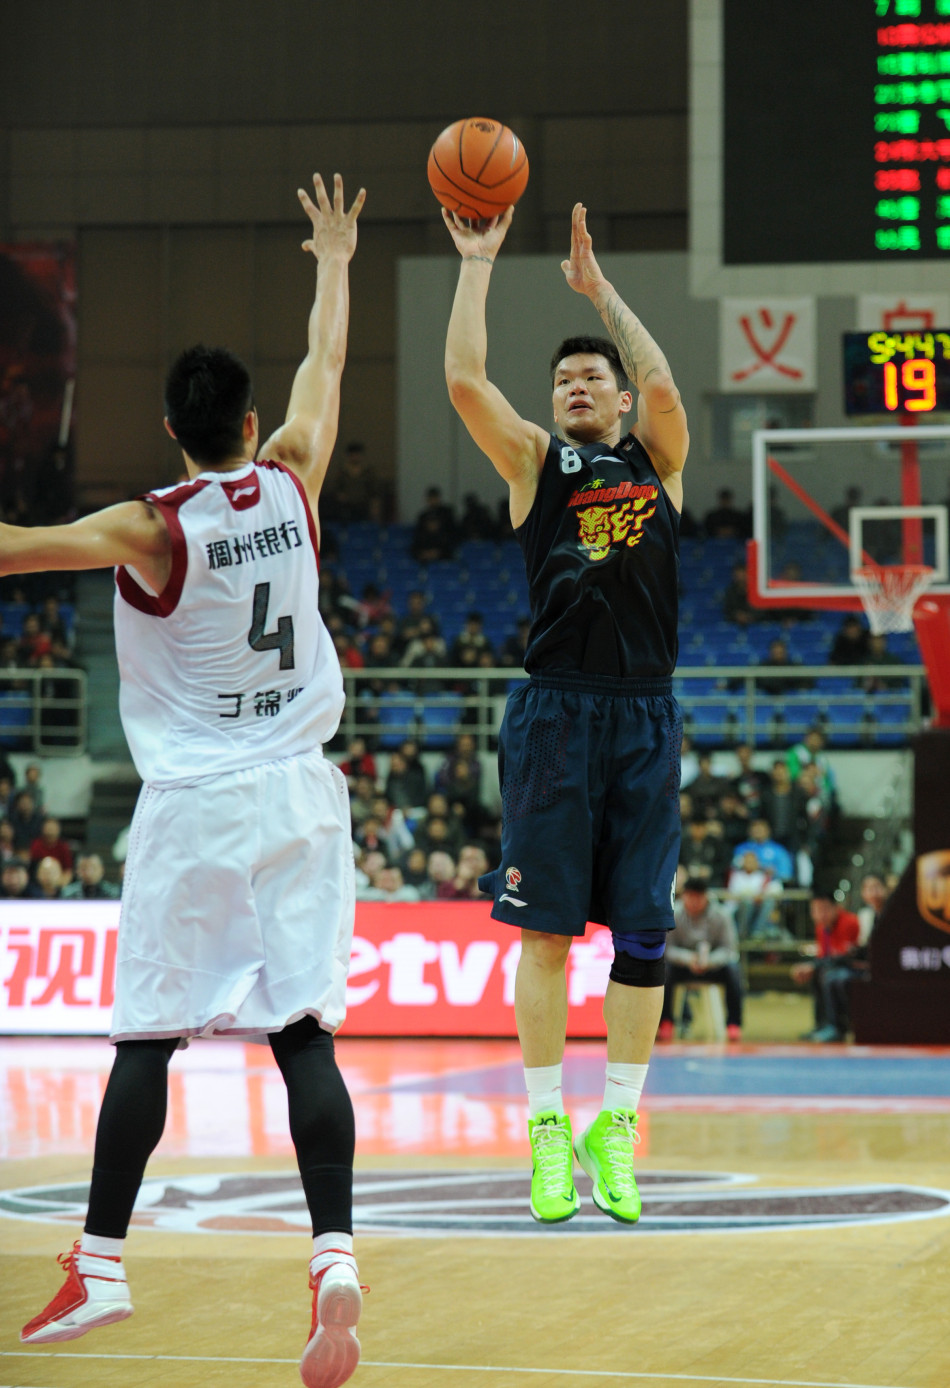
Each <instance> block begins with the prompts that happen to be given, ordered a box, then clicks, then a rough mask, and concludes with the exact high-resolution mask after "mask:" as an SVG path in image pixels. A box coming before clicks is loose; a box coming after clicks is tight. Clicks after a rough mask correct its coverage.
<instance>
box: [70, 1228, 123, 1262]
mask: <svg viewBox="0 0 950 1388" xmlns="http://www.w3.org/2000/svg"><path fill="white" fill-rule="evenodd" d="M124 1247H125V1239H106V1238H102V1237H101V1235H99V1234H85V1233H84V1234H83V1236H82V1238H81V1239H80V1240H79V1251H80V1253H93V1254H96V1255H98V1257H100V1258H120V1259H121V1257H122V1250H123V1248H124Z"/></svg>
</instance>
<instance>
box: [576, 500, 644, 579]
mask: <svg viewBox="0 0 950 1388" xmlns="http://www.w3.org/2000/svg"><path fill="white" fill-rule="evenodd" d="M615 496H616V497H618V498H619V497H622V498H623V499H622V500H621V501H620V505H619V506H618V505H616V504H613V505H603V504H600V505H589V506H585V508H584V510H583V511H578V512H577V524H578V540H579V541H580V545H581V548H583V549H586V551H587V555H588V558H589V559H592V560H593V561H594V562H595V563H596V562H597V561H598V560H600V559H606V557H607V555H608V554H609V553H610V551H611V549H612V548H613V546H614V545H621V544H623V545H626V546H627V547H628V548H632V547H633V546H634V545H637V544H639V543H640V540H641V539H642V538H643V527H644V525H645V524H646V522H647V521H648V520H649V519H650V517H651V516H652V515H653V514H654V512H655V511H656V503H657V498H658V496H659V492H658V491H657V489H656V487H636V486H633V485H632V484H631V483H629V482H626V483H622V484H621V485H620V486H619V487H605V488H604V489H603V490H602V491H601V492H600V493H599V494H598V492H597V491H587V492H580V493H578V492H575V493H574V496H572V497H571V499H570V501H569V502H568V505H577V501H575V498H577V499H578V501H580V502H586V501H588V499H591V500H593V499H595V498H596V500H597V501H598V502H601V503H603V502H608V501H610V502H612V501H613V500H614V497H615Z"/></svg>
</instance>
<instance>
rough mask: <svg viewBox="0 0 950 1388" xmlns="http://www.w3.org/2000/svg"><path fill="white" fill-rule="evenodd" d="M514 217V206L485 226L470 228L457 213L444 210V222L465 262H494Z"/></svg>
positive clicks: (444, 208)
mask: <svg viewBox="0 0 950 1388" xmlns="http://www.w3.org/2000/svg"><path fill="white" fill-rule="evenodd" d="M514 215H515V209H514V207H513V206H512V207H509V208H506V209H505V211H504V212H503V213H502V214H501V215H500V216H498V217H492V219H491V221H490V222H487V223H486V224H485V225H484V226H480V227H470V226H468V224H467V223H466V222H464V221H463V220H462V218H461V217H460V216H459V215H458V213H457V212H450V211H449V210H448V208H446V207H443V209H442V220H443V222H445V225H446V226H447V227H448V229H449V235H450V236H451V238H452V240H453V241H454V242H455V247H456V250H457V251H458V253H459V255H460V256H461V257H462V259H463V260H471V259H473V258H475V259H479V260H494V259H495V256H496V255H497V254H498V252H499V251H500V250H501V243H502V242H503V241H504V239H505V236H506V235H507V232H508V228H509V227H510V226H511V219H512V217H513V216H514Z"/></svg>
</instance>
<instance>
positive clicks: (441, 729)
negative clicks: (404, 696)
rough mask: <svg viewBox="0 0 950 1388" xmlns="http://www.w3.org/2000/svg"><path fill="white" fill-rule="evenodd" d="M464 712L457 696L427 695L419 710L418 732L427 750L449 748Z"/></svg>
mask: <svg viewBox="0 0 950 1388" xmlns="http://www.w3.org/2000/svg"><path fill="white" fill-rule="evenodd" d="M463 712H464V709H463V706H462V700H461V699H460V698H459V696H458V695H457V694H427V695H426V696H425V698H424V700H423V701H422V705H421V707H420V710H419V730H420V735H421V738H422V742H423V745H424V746H425V747H426V748H428V749H433V748H441V747H451V746H452V743H453V742H454V741H455V738H456V735H457V727H458V725H459V724H460V723H461V721H462V714H463Z"/></svg>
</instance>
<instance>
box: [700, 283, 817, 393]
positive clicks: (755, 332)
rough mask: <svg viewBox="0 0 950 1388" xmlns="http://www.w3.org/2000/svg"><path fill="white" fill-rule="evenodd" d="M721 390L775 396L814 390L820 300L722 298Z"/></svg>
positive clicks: (720, 303) (802, 298)
mask: <svg viewBox="0 0 950 1388" xmlns="http://www.w3.org/2000/svg"><path fill="white" fill-rule="evenodd" d="M719 389H720V390H721V391H723V392H728V393H730V394H738V395H763V394H768V395H774V394H776V393H788V392H792V391H810V390H814V389H815V300H814V299H813V298H812V297H810V296H803V297H801V298H797V299H720V301H719Z"/></svg>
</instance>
